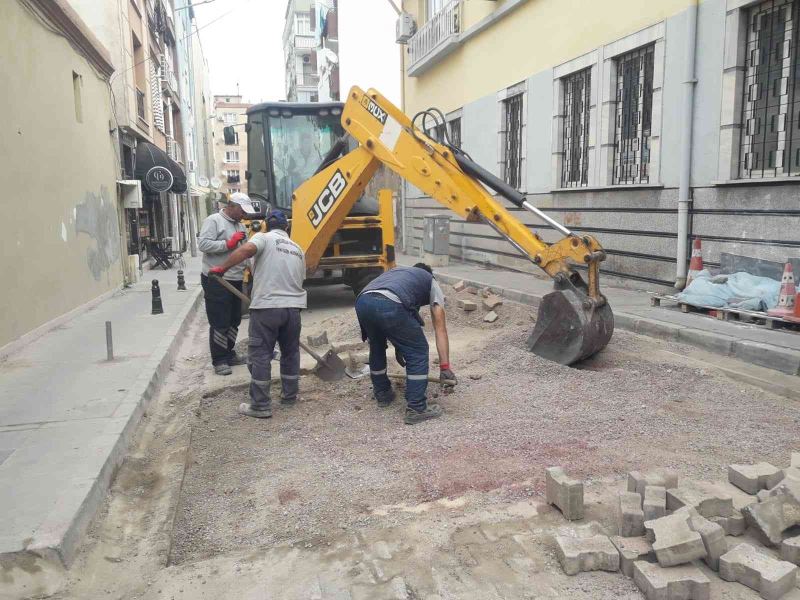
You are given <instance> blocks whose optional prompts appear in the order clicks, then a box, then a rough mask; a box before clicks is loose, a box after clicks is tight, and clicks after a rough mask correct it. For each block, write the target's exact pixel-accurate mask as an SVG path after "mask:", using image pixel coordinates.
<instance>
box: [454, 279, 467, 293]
mask: <svg viewBox="0 0 800 600" xmlns="http://www.w3.org/2000/svg"><path fill="white" fill-rule="evenodd" d="M466 287H467V284H466V283H464V282H463V281H458V282H456V283H454V284H453V289H454V290H455V291H457V292H463V291H464V290H465V289H466Z"/></svg>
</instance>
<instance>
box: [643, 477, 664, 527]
mask: <svg viewBox="0 0 800 600" xmlns="http://www.w3.org/2000/svg"><path fill="white" fill-rule="evenodd" d="M642 511H643V512H644V520H645V521H652V520H653V519H659V518H661V517H663V516H665V515H666V514H667V490H666V488H664V487H662V486H660V485H648V486H645V488H644V501H643V502H642Z"/></svg>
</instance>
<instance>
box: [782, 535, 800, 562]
mask: <svg viewBox="0 0 800 600" xmlns="http://www.w3.org/2000/svg"><path fill="white" fill-rule="evenodd" d="M781 558H782V559H783V560H785V561H786V562H790V563H792V564H793V565H800V535H798V536H797V537H791V538H787V539H785V540H783V542H781Z"/></svg>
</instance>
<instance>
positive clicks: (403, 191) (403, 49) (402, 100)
mask: <svg viewBox="0 0 800 600" xmlns="http://www.w3.org/2000/svg"><path fill="white" fill-rule="evenodd" d="M389 3H390V4H391V5H392V8H394V9H395V11H397V15H398V17H399V16H400V14H401V10H400V9H398V8H397V6H396V5H395V3H394V2H392V0H389ZM400 5H401V7H402V5H403V2H402V0H401V2H400ZM403 8H405V7H403ZM399 46H400V110H402V111H403V112H404V113H405V111H406V69H405V66H406V45H405V44H400V45H399ZM406 201H407V200H406V182H405V180H404V179H402V178H401V179H400V218H401V219H402V221H403V222H402V224H401V228H400V232H401V233H400V235H401V236H402V238H403V253H404V254H408V245H409V244H408V237H406V236H407V231H408V227H407V226H406Z"/></svg>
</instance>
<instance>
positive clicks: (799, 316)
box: [786, 292, 800, 323]
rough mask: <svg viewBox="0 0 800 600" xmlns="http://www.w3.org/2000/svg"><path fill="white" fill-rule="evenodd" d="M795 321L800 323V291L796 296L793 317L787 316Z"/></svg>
mask: <svg viewBox="0 0 800 600" xmlns="http://www.w3.org/2000/svg"><path fill="white" fill-rule="evenodd" d="M786 318H787V319H789V320H790V321H793V322H794V323H800V292H797V295H796V296H795V297H794V314H793V315H792V316H791V317H786Z"/></svg>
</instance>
